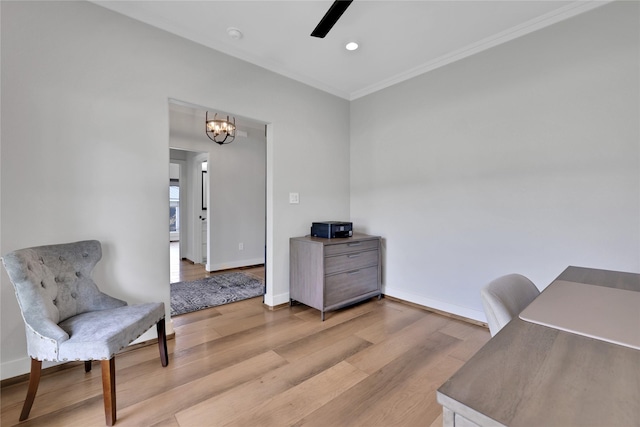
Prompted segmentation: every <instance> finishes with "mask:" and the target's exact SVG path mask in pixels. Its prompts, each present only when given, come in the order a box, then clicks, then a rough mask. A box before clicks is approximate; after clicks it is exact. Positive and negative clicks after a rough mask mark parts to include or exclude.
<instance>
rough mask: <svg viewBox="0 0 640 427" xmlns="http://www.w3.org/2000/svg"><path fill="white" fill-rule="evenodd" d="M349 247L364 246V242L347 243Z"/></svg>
mask: <svg viewBox="0 0 640 427" xmlns="http://www.w3.org/2000/svg"><path fill="white" fill-rule="evenodd" d="M347 246H349V247H351V246H362V242H356V243H347Z"/></svg>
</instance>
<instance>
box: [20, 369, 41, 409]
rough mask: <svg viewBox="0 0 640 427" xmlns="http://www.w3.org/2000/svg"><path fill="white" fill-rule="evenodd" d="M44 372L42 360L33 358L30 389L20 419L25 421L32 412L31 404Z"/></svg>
mask: <svg viewBox="0 0 640 427" xmlns="http://www.w3.org/2000/svg"><path fill="white" fill-rule="evenodd" d="M41 373H42V361H40V360H36V359H33V358H32V359H31V373H30V374H29V389H28V390H27V398H26V399H25V400H24V405H22V412H21V413H20V421H24V420H26V419H27V418H29V412H31V406H32V405H33V401H34V400H35V398H36V393H37V392H38V385H39V384H40V374H41Z"/></svg>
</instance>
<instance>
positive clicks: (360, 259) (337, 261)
mask: <svg viewBox="0 0 640 427" xmlns="http://www.w3.org/2000/svg"><path fill="white" fill-rule="evenodd" d="M372 265H378V251H377V250H375V251H366V252H348V253H345V254H342V255H336V256H332V257H327V258H325V259H324V272H325V274H333V273H339V272H341V271H351V270H357V269H359V268H363V267H370V266H372Z"/></svg>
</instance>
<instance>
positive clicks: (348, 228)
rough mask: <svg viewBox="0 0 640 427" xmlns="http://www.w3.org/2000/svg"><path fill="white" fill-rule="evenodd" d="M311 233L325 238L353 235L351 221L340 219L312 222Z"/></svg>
mask: <svg viewBox="0 0 640 427" xmlns="http://www.w3.org/2000/svg"><path fill="white" fill-rule="evenodd" d="M311 235H312V236H313V237H323V238H325V239H333V238H335V237H351V236H353V223H351V222H341V221H324V222H312V223H311Z"/></svg>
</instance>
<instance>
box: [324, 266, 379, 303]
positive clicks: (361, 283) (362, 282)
mask: <svg viewBox="0 0 640 427" xmlns="http://www.w3.org/2000/svg"><path fill="white" fill-rule="evenodd" d="M376 290H378V266H377V265H376V266H373V267H367V268H361V269H359V270H352V271H348V272H345V273H340V274H334V275H333V276H327V277H326V278H325V290H324V292H325V295H324V297H325V306H330V305H333V304H337V303H340V302H342V301H345V300H348V299H350V298H355V297H358V296H360V295H363V294H366V293H367V292H375V291H376Z"/></svg>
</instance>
